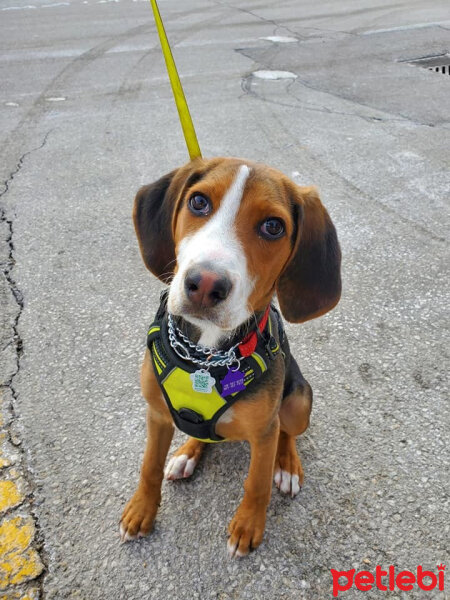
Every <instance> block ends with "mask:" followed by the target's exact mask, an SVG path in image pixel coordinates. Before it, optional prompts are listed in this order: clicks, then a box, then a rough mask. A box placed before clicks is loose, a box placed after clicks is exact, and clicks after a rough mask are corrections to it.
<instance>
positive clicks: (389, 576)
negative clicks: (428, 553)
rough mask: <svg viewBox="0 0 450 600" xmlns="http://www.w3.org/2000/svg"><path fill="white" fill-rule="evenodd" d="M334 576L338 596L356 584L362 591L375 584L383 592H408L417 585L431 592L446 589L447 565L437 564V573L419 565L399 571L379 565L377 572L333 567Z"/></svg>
mask: <svg viewBox="0 0 450 600" xmlns="http://www.w3.org/2000/svg"><path fill="white" fill-rule="evenodd" d="M330 571H331V575H332V577H333V596H334V597H335V598H336V597H337V596H338V595H339V592H346V591H347V590H349V589H350V588H351V587H353V586H355V587H356V589H358V590H360V591H361V592H367V591H369V590H371V589H372V588H373V587H374V586H375V587H377V588H378V589H379V590H382V591H383V592H385V591H387V590H390V591H391V592H392V591H394V590H396V589H397V590H401V591H402V592H403V591H404V592H408V591H410V590H412V589H413V588H414V586H417V588H419V589H420V590H424V591H426V592H429V591H431V590H434V589H438V590H440V591H443V590H444V575H445V565H437V573H435V572H434V571H424V570H423V568H422V566H421V565H419V566H418V567H417V569H416V571H415V572H412V571H399V572H396V570H395V567H394V566H393V565H391V566H390V567H388V568H387V570H386V571H384V570H383V569H382V568H381V567H380V566H379V565H377V567H376V568H375V573H371V572H370V571H359V572H358V573H356V570H355V569H351V570H350V571H336V569H331V570H330Z"/></svg>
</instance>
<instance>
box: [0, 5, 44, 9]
mask: <svg viewBox="0 0 450 600" xmlns="http://www.w3.org/2000/svg"><path fill="white" fill-rule="evenodd" d="M26 8H37V6H33V5H31V4H27V5H26V6H5V8H2V9H0V10H25V9H26Z"/></svg>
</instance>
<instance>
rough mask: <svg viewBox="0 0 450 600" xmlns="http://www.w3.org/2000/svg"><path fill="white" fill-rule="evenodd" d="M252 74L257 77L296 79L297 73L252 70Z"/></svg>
mask: <svg viewBox="0 0 450 600" xmlns="http://www.w3.org/2000/svg"><path fill="white" fill-rule="evenodd" d="M253 75H254V76H255V77H258V79H272V80H275V79H297V75H296V74H295V73H291V72H290V71H253Z"/></svg>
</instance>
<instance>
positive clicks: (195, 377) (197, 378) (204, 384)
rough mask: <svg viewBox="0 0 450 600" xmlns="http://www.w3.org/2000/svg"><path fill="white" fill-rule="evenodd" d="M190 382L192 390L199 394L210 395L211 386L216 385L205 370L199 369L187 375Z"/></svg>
mask: <svg viewBox="0 0 450 600" xmlns="http://www.w3.org/2000/svg"><path fill="white" fill-rule="evenodd" d="M189 377H190V378H191V381H192V389H193V390H194V392H201V393H202V394H210V393H211V392H212V388H213V385H214V384H215V383H216V380H215V379H214V377H211V375H210V374H209V373H208V371H206V370H205V369H199V370H198V371H195V372H194V373H191V374H190V375H189Z"/></svg>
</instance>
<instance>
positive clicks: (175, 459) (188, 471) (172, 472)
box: [164, 454, 197, 480]
mask: <svg viewBox="0 0 450 600" xmlns="http://www.w3.org/2000/svg"><path fill="white" fill-rule="evenodd" d="M196 466H197V461H196V460H195V458H189V457H188V455H187V454H180V455H179V456H172V458H171V459H170V460H169V462H168V463H167V467H166V468H165V470H164V477H165V478H166V479H171V480H172V479H185V478H187V477H190V476H191V475H192V473H193V472H194V469H195V467H196Z"/></svg>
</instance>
